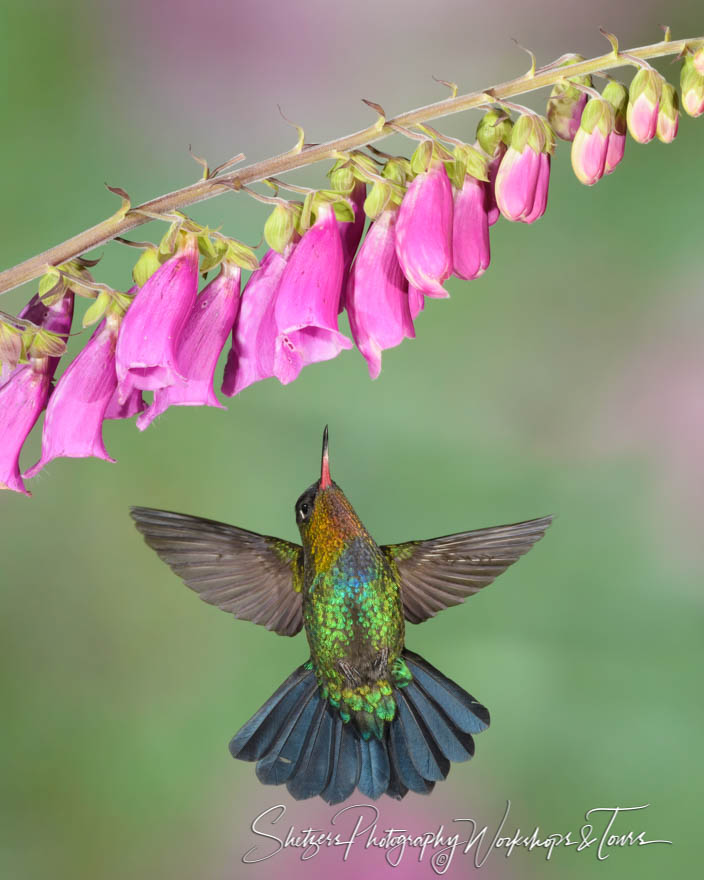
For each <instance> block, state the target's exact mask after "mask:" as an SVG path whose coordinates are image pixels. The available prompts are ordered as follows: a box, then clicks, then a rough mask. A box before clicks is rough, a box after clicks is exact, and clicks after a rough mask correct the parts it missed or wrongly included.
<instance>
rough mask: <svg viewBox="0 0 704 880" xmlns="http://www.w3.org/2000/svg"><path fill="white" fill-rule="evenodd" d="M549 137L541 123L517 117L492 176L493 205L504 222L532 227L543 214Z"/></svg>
mask: <svg viewBox="0 0 704 880" xmlns="http://www.w3.org/2000/svg"><path fill="white" fill-rule="evenodd" d="M552 148H553V142H552V135H551V134H550V130H549V128H548V125H547V123H546V122H545V120H543V119H541V118H540V117H539V116H534V115H533V114H525V115H524V116H521V117H520V119H519V120H518V122H516V124H515V125H514V127H513V132H512V136H511V146H510V147H509V148H508V150H507V152H506V155H505V156H504V158H503V159H502V161H501V165H499V171H498V173H497V175H496V202H497V204H498V206H499V210H500V211H501V213H502V214H503V216H504V217H506V219H507V220H520V221H521V222H523V223H533V222H534V221H535V220H537V219H538V218H539V217H542V216H543V214H544V213H545V208H546V207H547V201H548V185H549V183H550V152H551V150H552Z"/></svg>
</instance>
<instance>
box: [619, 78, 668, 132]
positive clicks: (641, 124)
mask: <svg viewBox="0 0 704 880" xmlns="http://www.w3.org/2000/svg"><path fill="white" fill-rule="evenodd" d="M662 84H663V78H662V76H660V74H659V73H658V72H657V70H653V68H652V67H643V68H641V69H640V70H639V71H638V73H637V74H636V75H635V76H634V77H633V82H632V83H631V88H630V90H629V99H628V109H627V111H626V121H627V123H628V130H629V132H630V133H631V137H632V138H633V140H635V141H638V143H639V144H647V143H649V142H650V141H652V139H653V138H654V137H655V133H656V131H657V127H658V112H659V109H660V98H661V96H662Z"/></svg>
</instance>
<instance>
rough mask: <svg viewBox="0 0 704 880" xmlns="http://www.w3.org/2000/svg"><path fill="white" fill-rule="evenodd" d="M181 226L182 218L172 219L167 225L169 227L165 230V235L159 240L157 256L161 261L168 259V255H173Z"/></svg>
mask: <svg viewBox="0 0 704 880" xmlns="http://www.w3.org/2000/svg"><path fill="white" fill-rule="evenodd" d="M182 226H183V220H174V221H173V223H171V224H170V225H169V228H168V229H167V231H166V235H164V237H163V238H162V239H161V241H160V242H159V248H158V251H159V257H160V259H161V261H162V262H163V261H165V260H168V259H169V257H173V255H174V254H175V253H176V246H177V244H178V234H179V232H180V231H181V227H182Z"/></svg>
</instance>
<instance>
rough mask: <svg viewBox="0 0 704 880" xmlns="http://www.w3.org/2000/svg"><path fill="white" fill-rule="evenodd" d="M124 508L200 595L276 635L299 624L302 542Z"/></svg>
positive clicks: (287, 632) (163, 512)
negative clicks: (300, 543) (272, 631)
mask: <svg viewBox="0 0 704 880" xmlns="http://www.w3.org/2000/svg"><path fill="white" fill-rule="evenodd" d="M130 513H131V514H132V518H133V519H134V521H135V524H136V526H137V528H138V529H139V531H140V532H141V533H142V534H143V535H144V540H145V541H146V542H147V544H148V545H149V546H150V547H151V548H152V549H153V550H156V552H157V553H158V554H159V556H160V557H161V558H162V559H163V560H164V562H166V563H167V564H168V565H169V566H170V567H171V569H172V570H173V571H174V572H175V573H176V574H177V575H178V576H179V577H180V578H181V579H182V580H183V582H184V583H185V584H186V586H187V587H190V588H191V589H192V590H194V591H195V592H196V593H198V595H199V596H200V598H201V599H203V600H204V601H205V602H209V603H210V604H211V605H217V606H218V608H222V609H223V611H230V612H232V614H234V615H235V617H239V618H241V619H242V620H251V621H252V622H253V623H258V624H261V625H262V626H265V627H266V628H267V629H271V630H274V632H277V633H279V635H282V636H295V635H296V633H297V632H299V631H300V629H301V627H302V626H303V613H302V602H301V587H302V584H303V548H302V547H300V546H299V545H298V544H292V543H291V542H290V541H283V540H281V539H280V538H272V537H270V536H269V535H259V534H257V533H256V532H248V531H247V530H246V529H238V528H237V527H236V526H230V525H226V524H225V523H220V522H214V521H213V520H210V519H201V517H199V516H188V515H187V514H185V513H172V512H171V511H168V510H153V509H152V508H150V507H131V508H130Z"/></svg>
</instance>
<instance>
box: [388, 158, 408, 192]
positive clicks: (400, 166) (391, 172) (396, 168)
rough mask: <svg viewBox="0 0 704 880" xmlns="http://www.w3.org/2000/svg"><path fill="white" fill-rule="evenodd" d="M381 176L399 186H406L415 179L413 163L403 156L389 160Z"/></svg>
mask: <svg viewBox="0 0 704 880" xmlns="http://www.w3.org/2000/svg"><path fill="white" fill-rule="evenodd" d="M381 176H382V177H385V178H386V179H387V180H391V181H393V182H394V183H397V184H398V185H399V186H405V185H406V183H408V181H409V180H411V179H412V177H413V170H412V169H411V163H410V162H409V161H408V159H406V158H404V157H403V156H396V157H395V158H394V159H388V160H387V162H386V164H385V165H384V167H383V168H382V170H381Z"/></svg>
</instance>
